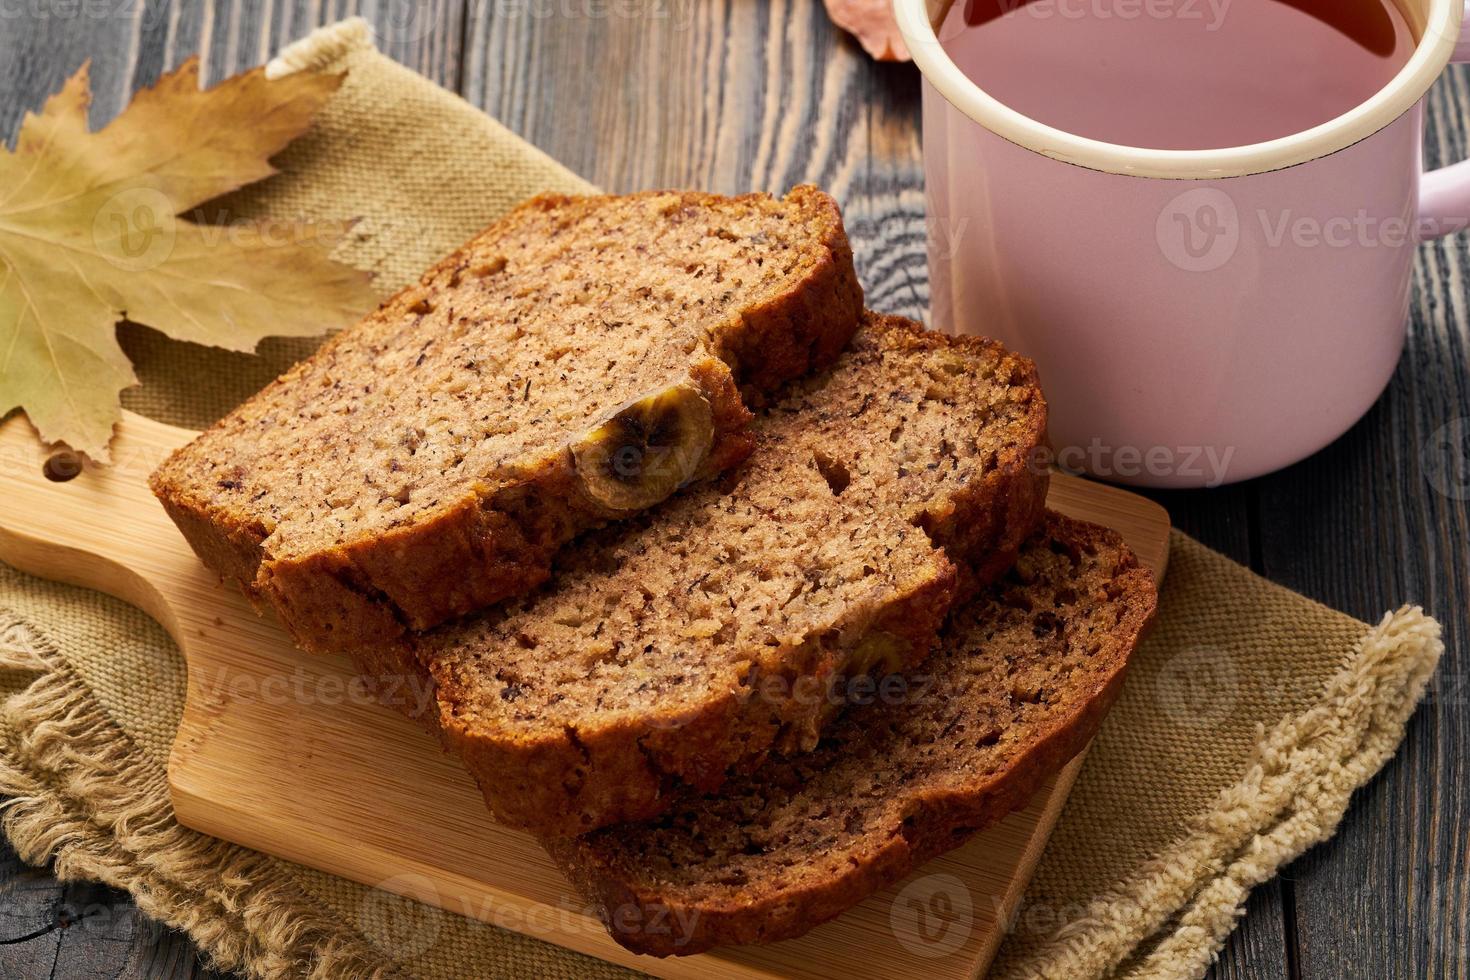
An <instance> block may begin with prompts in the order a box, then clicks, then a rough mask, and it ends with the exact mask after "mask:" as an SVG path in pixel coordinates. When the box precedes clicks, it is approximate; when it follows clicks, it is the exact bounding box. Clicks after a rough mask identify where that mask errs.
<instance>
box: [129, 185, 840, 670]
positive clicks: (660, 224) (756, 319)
mask: <svg viewBox="0 0 1470 980" xmlns="http://www.w3.org/2000/svg"><path fill="white" fill-rule="evenodd" d="M861 312H862V292H861V290H860V288H859V286H858V284H857V279H856V277H855V275H854V273H853V268H852V254H851V250H850V249H849V248H848V243H847V238H846V236H845V234H844V232H843V229H842V221H841V217H840V215H839V214H838V210H837V206H836V204H835V203H834V202H833V201H832V199H831V198H829V197H827V196H826V195H825V194H822V193H821V192H819V191H817V190H816V189H814V188H811V187H798V188H796V189H795V190H793V191H792V192H791V193H790V194H788V195H787V196H786V197H785V198H784V199H776V198H772V197H769V196H766V195H754V194H753V195H747V196H745V197H735V198H722V197H716V196H713V195H708V194H693V193H645V194H633V195H629V196H625V197H582V198H576V197H540V198H535V199H533V200H531V201H529V202H527V203H526V204H524V205H522V206H521V207H520V208H518V209H516V210H515V211H514V212H512V213H511V214H509V215H507V216H506V217H505V218H503V219H502V220H500V221H498V222H496V223H495V224H494V225H492V226H491V227H490V228H488V229H486V230H485V231H484V232H483V233H482V234H480V235H479V236H478V237H476V238H475V239H474V240H473V241H471V242H469V243H468V244H467V245H465V246H464V247H462V248H460V249H459V250H458V251H456V252H454V253H453V254H451V255H450V256H448V257H447V258H445V259H444V260H443V261H442V262H441V263H439V264H438V265H437V266H436V267H434V268H433V269H431V270H429V272H427V273H426V274H425V275H424V277H423V279H422V281H421V282H420V283H418V284H417V285H414V286H411V287H409V288H407V289H405V290H403V291H402V292H400V293H399V294H398V295H396V296H394V297H393V298H392V299H390V300H388V301H387V302H386V303H385V304H383V306H382V307H381V308H380V309H378V310H377V311H376V312H375V313H373V314H371V315H369V316H368V317H366V318H365V319H364V320H363V321H362V322H360V323H358V324H357V325H356V326H354V327H351V328H349V329H348V330H346V331H344V332H343V333H341V334H339V335H338V336H337V337H336V338H334V339H333V340H332V341H330V342H329V343H328V344H326V345H325V346H324V347H323V348H322V349H321V350H320V351H319V352H318V353H317V354H316V355H315V356H313V357H311V358H309V359H308V360H306V361H304V362H302V363H300V364H298V365H296V366H295V367H293V368H292V369H291V370H290V371H289V372H287V373H286V374H285V375H284V376H283V377H281V378H280V379H279V380H277V381H275V382H274V383H272V384H271V385H270V386H268V387H267V388H266V389H265V390H264V391H262V392H260V394H258V395H257V396H256V397H254V398H252V399H250V400H249V401H248V402H246V403H245V404H244V405H242V406H240V408H238V409H237V410H235V411H234V412H233V413H231V414H230V415H229V416H227V417H226V418H224V419H223V420H222V421H220V422H219V423H218V424H217V425H215V426H214V427H212V428H211V429H209V430H208V431H206V432H205V433H204V434H202V435H201V436H199V438H197V439H196V440H194V441H193V442H192V443H190V444H189V445H188V446H186V447H184V448H182V449H180V450H179V451H178V452H177V453H175V454H174V455H173V456H172V457H170V458H169V459H168V460H167V461H166V462H165V463H164V464H163V465H162V466H161V467H160V468H159V469H158V471H157V472H155V473H154V474H153V477H152V480H151V484H152V487H153V491H154V493H155V494H156V495H157V496H158V498H159V499H160V500H161V501H162V502H163V505H164V507H165V508H166V509H167V510H168V513H169V515H170V516H171V517H172V518H173V520H174V521H175V523H177V524H178V526H179V527H180V529H181V530H182V531H183V532H184V536H185V538H187V539H188V541H189V543H190V545H191V546H192V547H193V548H194V550H195V552H196V553H198V555H199V556H200V558H202V559H203V560H204V562H205V564H207V565H208V566H209V567H210V568H211V569H213V570H214V571H215V572H217V573H219V574H220V575H221V576H222V577H223V578H225V579H226V580H228V581H230V582H233V583H235V584H237V585H238V586H240V587H241V588H242V589H244V590H245V591H246V593H247V594H249V595H251V596H252V597H253V598H255V599H257V600H258V601H259V602H261V603H263V604H268V605H270V606H273V607H274V608H275V610H276V612H277V613H278V614H279V616H280V619H281V620H282V622H283V623H284V624H285V625H286V627H287V628H288V629H289V630H290V631H291V632H292V634H293V635H294V637H295V639H296V640H297V642H298V643H299V644H301V645H302V646H304V647H306V648H308V649H311V650H351V649H352V648H354V647H356V646H358V645H361V644H365V643H378V642H381V641H382V640H383V639H384V638H385V637H392V636H395V635H398V634H401V633H403V632H405V631H407V630H421V629H427V628H429V627H432V626H434V625H436V624H438V623H440V622H443V621H445V620H447V619H450V618H452V617H454V616H458V615H462V614H464V613H468V612H471V611H474V610H476V609H480V608H482V607H484V606H486V605H488V604H490V603H492V602H495V601H497V600H499V599H503V598H505V597H506V596H511V595H516V594H521V593H524V592H527V591H529V590H530V589H532V588H534V587H535V586H537V585H538V584H540V583H541V582H542V581H544V580H545V578H546V577H547V575H548V573H549V569H550V563H551V556H552V554H553V553H554V552H555V550H556V549H557V548H558V547H559V546H560V545H562V544H564V543H565V542H566V541H567V540H569V539H570V538H572V537H573V536H575V535H576V534H577V533H579V532H581V531H583V530H586V529H588V528H591V527H594V526H597V525H599V524H602V523H605V522H607V521H609V520H613V519H619V518H622V517H626V516H627V515H629V514H633V513H637V512H639V511H641V510H643V509H644V508H647V507H649V506H652V505H653V504H656V503H658V502H659V501H661V500H663V499H664V498H666V497H667V496H669V495H670V494H671V493H673V492H674V491H675V490H676V489H678V488H679V487H680V486H682V485H684V484H686V483H688V482H690V481H694V480H699V479H702V478H706V477H709V476H711V475H713V474H715V473H717V472H719V471H721V470H723V469H725V468H727V467H729V466H731V465H733V464H734V463H737V462H739V461H740V460H741V459H743V458H744V457H745V455H746V454H747V453H748V452H749V451H750V447H751V441H750V436H749V434H748V433H747V431H746V426H747V423H748V421H749V413H748V412H747V410H746V408H745V405H744V404H743V403H742V398H741V395H740V391H739V389H740V386H749V388H750V390H752V391H755V392H759V391H764V390H770V389H774V388H775V387H777V386H779V385H780V384H782V383H784V382H786V381H788V380H790V379H792V378H794V377H797V376H800V375H803V374H805V373H807V372H809V371H811V370H813V369H815V368H820V367H822V366H824V365H826V364H828V363H830V362H831V361H832V359H833V358H835V357H836V356H837V354H838V352H839V351H840V350H841V349H842V348H843V346H844V345H845V344H846V343H847V341H848V339H849V337H850V336H851V335H852V332H853V331H854V330H855V329H856V328H857V323H858V319H859V316H860V314H861Z"/></svg>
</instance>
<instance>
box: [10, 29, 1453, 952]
mask: <svg viewBox="0 0 1470 980" xmlns="http://www.w3.org/2000/svg"><path fill="white" fill-rule="evenodd" d="M354 13H363V14H364V15H366V16H368V17H369V18H371V19H374V20H375V21H376V22H377V23H379V24H380V25H382V26H380V29H379V34H380V47H382V48H383V49H384V50H386V51H388V52H389V53H391V54H392V55H393V56H394V57H395V58H397V59H398V60H399V61H401V62H403V63H404V64H406V65H409V66H410V67H412V68H414V69H416V70H418V71H420V72H422V73H424V74H425V75H428V76H429V77H430V78H433V79H434V80H435V81H437V82H438V83H439V84H441V85H444V86H445V87H447V88H449V89H451V90H453V91H456V92H459V93H460V94H461V95H463V96H464V97H465V98H466V99H468V100H469V101H470V102H472V103H474V104H475V105H477V106H480V107H482V108H483V109H484V110H485V111H487V112H489V113H490V114H491V115H493V116H495V117H497V118H498V119H500V120H501V121H502V122H504V123H505V124H507V125H508V126H510V127H511V128H512V129H514V130H515V131H516V132H518V133H520V134H522V135H523V136H525V137H526V138H527V139H529V140H530V141H532V142H533V143H535V144H537V145H538V146H540V147H542V148H543V149H545V150H547V151H548V152H550V153H551V154H552V155H553V156H555V157H557V158H559V159H561V160H562V161H563V162H565V163H566V164H567V165H568V166H570V167H571V168H572V169H574V170H576V171H577V172H579V173H581V174H583V175H584V176H586V177H588V178H589V179H591V180H593V181H595V182H597V183H598V184H600V185H602V186H603V187H606V188H609V189H612V190H631V189H635V188H643V187H653V186H693V187H703V188H707V189H711V190H716V191H723V192H735V191H745V190H750V189H769V190H783V189H785V188H786V187H788V186H789V185H791V184H793V183H796V182H798V181H814V182H816V183H818V184H820V185H822V186H824V187H826V188H828V189H829V190H831V191H832V192H833V193H834V194H835V195H836V196H837V197H838V198H839V199H840V200H841V202H842V205H843V208H844V211H845V214H846V217H847V223H848V228H849V232H850V235H851V237H852V240H853V243H854V246H855V249H856V252H857V261H858V270H859V273H860V275H861V277H862V280H863V283H864V285H865V286H866V288H867V291H868V297H869V303H870V305H872V306H874V307H876V308H878V309H882V310H888V311H892V312H896V313H904V314H908V315H911V316H923V315H924V313H925V311H926V307H927V301H928V288H927V277H926V272H925V258H924V224H923V217H924V206H923V193H922V186H923V184H922V171H921V168H920V165H919V132H918V116H919V112H918V95H919V84H918V74H917V72H916V71H915V70H914V69H913V68H911V67H908V66H895V65H877V64H873V63H872V62H870V61H868V60H867V59H866V58H865V57H863V56H862V54H861V52H860V51H859V49H858V48H857V46H856V45H855V44H853V43H852V42H851V41H849V40H848V39H847V38H845V37H843V36H841V35H840V34H839V33H838V32H837V31H835V30H834V29H833V28H832V27H831V26H830V25H829V24H828V23H827V20H826V18H825V16H824V14H823V12H822V9H821V5H820V3H819V2H817V0H493V2H489V0H474V2H466V0H434V2H426V3H387V4H377V3H362V4H359V3H354V2H332V3H281V2H271V3H265V2H257V0H242V2H220V3H212V4H196V3H184V2H171V0H147V2H143V0H4V2H0V134H4V135H5V136H6V137H7V138H11V139H13V137H14V134H15V131H16V128H17V126H18V125H19V123H20V119H21V116H22V114H23V113H24V112H25V111H26V110H27V109H29V108H34V107H37V106H39V105H40V103H41V101H42V100H43V99H44V98H45V96H46V95H47V94H48V93H50V92H52V91H53V90H55V89H56V88H58V87H59V86H60V84H61V82H62V80H63V79H64V78H65V77H66V76H67V75H68V74H70V73H71V72H72V71H73V70H74V69H75V68H76V67H77V66H78V65H79V64H80V63H81V62H82V61H84V60H86V59H89V58H90V59H91V60H92V78H93V85H94V87H95V89H96V98H95V101H94V104H93V110H92V120H93V123H94V124H101V123H103V122H105V121H106V120H108V119H110V118H111V117H112V116H113V115H114V114H115V113H117V112H118V111H119V110H120V109H121V108H122V106H123V105H124V104H125V103H126V101H127V99H128V97H129V95H130V93H131V92H132V91H133V90H134V89H136V88H138V87H139V86H142V85H147V84H149V83H150V82H152V81H153V80H154V78H156V77H157V75H158V73H159V72H160V71H162V70H163V69H165V68H167V67H171V66H173V65H175V64H177V63H178V62H179V61H181V60H182V59H183V58H185V57H187V56H188V55H189V54H191V53H194V52H196V51H197V52H201V53H202V55H203V57H204V63H205V66H206V70H207V73H208V75H209V77H210V78H211V79H218V78H220V77H222V76H224V75H228V74H231V73H234V72H236V71H239V70H242V69H245V68H248V67H250V66H252V65H255V64H259V63H260V62H262V61H263V60H265V59H267V58H268V57H269V56H270V55H271V54H272V53H273V52H275V51H276V50H277V49H278V48H280V47H281V46H282V45H283V44H285V43H287V42H289V41H291V40H293V39H295V38H297V37H299V36H301V35H302V34H305V33H306V32H307V31H308V30H310V29H311V28H313V27H315V26H317V25H319V24H324V23H329V22H331V21H333V20H336V19H338V18H341V17H345V16H349V15H351V14H354ZM1467 83H1470V75H1467V74H1466V73H1465V72H1464V71H1463V70H1461V69H1454V70H1452V72H1451V74H1450V75H1449V76H1448V77H1447V78H1446V79H1445V80H1443V81H1441V82H1440V83H1439V84H1438V85H1437V86H1436V88H1435V90H1434V92H1433V94H1432V95H1431V96H1430V99H1429V114H1428V133H1427V136H1426V146H1425V150H1426V162H1427V163H1428V164H1430V165H1438V164H1440V163H1443V162H1447V161H1450V160H1454V159H1458V158H1460V157H1461V156H1462V155H1464V154H1463V148H1464V147H1465V146H1466V145H1467V143H1470V133H1467V124H1470V84H1467ZM1421 259H1422V260H1421V262H1420V264H1419V268H1418V272H1417V277H1416V288H1417V294H1416V300H1415V305H1414V312H1413V321H1412V324H1411V326H1410V331H1409V344H1408V350H1407V352H1406V354H1405V355H1404V359H1403V362H1402V364H1401V365H1400V366H1399V370H1398V373H1397V375H1396V376H1395V378H1394V380H1393V382H1392V384H1391V385H1390V387H1389V389H1388V392H1387V394H1385V395H1384V397H1383V399H1382V400H1381V401H1380V402H1379V404H1378V405H1377V406H1376V407H1374V409H1373V410H1372V411H1371V412H1369V413H1368V416H1367V417H1366V418H1365V419H1364V420H1363V421H1362V422H1361V423H1360V424H1359V425H1358V426H1357V427H1356V428H1354V429H1353V430H1352V431H1351V432H1349V433H1348V434H1347V435H1346V436H1344V437H1343V438H1342V439H1340V440H1339V441H1338V442H1337V443H1336V444H1335V445H1333V446H1331V447H1329V448H1328V449H1326V450H1325V451H1323V452H1321V453H1319V454H1318V455H1317V456H1315V457H1313V458H1312V459H1310V460H1308V461H1306V462H1304V463H1302V464H1300V465H1298V466H1294V467H1292V468H1291V469H1289V470H1287V471H1285V472H1282V473H1278V474H1276V475H1273V476H1270V477H1266V478H1264V479H1260V480H1256V481H1253V482H1251V483H1248V484H1245V485H1240V486H1233V487H1228V488H1225V489H1219V490H1211V491H1199V492H1189V493H1182V492H1181V493H1168V494H1159V495H1157V496H1158V499H1159V500H1160V501H1161V502H1162V503H1164V504H1165V505H1166V506H1167V507H1168V509H1169V511H1170V513H1171V515H1172V516H1173V518H1174V522H1175V523H1176V524H1177V525H1178V526H1180V527H1182V528H1183V529H1185V530H1186V531H1188V532H1189V533H1191V534H1193V535H1195V536H1196V537H1198V538H1200V539H1202V540H1203V541H1205V542H1206V543H1207V544H1210V545H1211V546H1213V547H1215V548H1218V549H1220V550H1222V551H1224V552H1225V553H1227V554H1229V555H1231V556H1233V557H1234V558H1236V559H1237V560H1239V561H1241V562H1245V563H1248V564H1249V565H1250V566H1251V567H1253V568H1255V569H1256V570H1257V571H1259V572H1261V573H1262V574H1264V575H1266V576H1269V577H1270V578H1272V579H1274V580H1276V581H1278V582H1281V583H1283V584H1285V585H1288V586H1290V587H1292V588H1294V589H1297V590H1299V591H1301V592H1303V593H1305V594H1307V595H1309V596H1312V597H1314V598H1316V599H1320V600H1321V601H1323V602H1325V603H1327V604H1328V605H1331V606H1335V607H1336V608H1339V609H1342V610H1345V611H1347V612H1349V613H1352V614H1353V615H1355V616H1358V617H1361V618H1364V619H1369V620H1373V619H1377V617H1378V616H1379V615H1381V614H1382V613H1383V611H1384V610H1386V609H1389V608H1392V607H1395V606H1397V605H1398V604H1399V603H1401V602H1404V601H1412V602H1420V603H1423V604H1424V605H1425V606H1426V607H1427V608H1428V609H1430V610H1431V611H1432V612H1433V613H1434V614H1435V615H1436V616H1438V617H1439V618H1440V620H1441V622H1443V623H1444V625H1445V631H1446V639H1447V642H1448V646H1449V653H1448V655H1447V657H1446V661H1445V663H1444V666H1443V669H1442V671H1441V675H1440V677H1439V679H1438V680H1437V682H1436V685H1435V689H1434V692H1433V694H1432V695H1431V698H1430V700H1429V702H1428V703H1427V704H1426V705H1425V706H1424V707H1423V708H1422V709H1421V710H1420V711H1419V713H1418V715H1417V716H1416V717H1415V719H1414V721H1413V722H1412V724H1411V725H1410V727H1409V732H1408V737H1407V739H1406V740H1405V743H1404V746H1403V748H1402V749H1401V750H1400V752H1399V754H1398V756H1397V758H1395V759H1394V760H1393V761H1392V762H1391V763H1390V764H1389V765H1388V767H1387V768H1386V770H1385V771H1384V772H1383V774H1382V775H1380V776H1379V777H1378V778H1376V779H1374V780H1373V781H1372V782H1371V783H1370V784H1369V785H1368V786H1367V788H1365V789H1364V790H1362V791H1361V792H1360V793H1359V794H1358V795H1357V797H1356V798H1355V800H1354V803H1353V806H1352V809H1351V810H1350V812H1349V813H1348V815H1347V817H1346V819H1345V820H1344V821H1343V824H1342V828H1341V830H1340V831H1339V833H1338V835H1337V837H1336V838H1335V839H1334V840H1332V841H1331V842H1330V843H1328V844H1326V845H1324V846H1322V847H1319V848H1317V849H1315V850H1313V851H1312V852H1310V853H1309V854H1307V855H1306V856H1305V857H1303V858H1302V859H1300V860H1299V861H1297V862H1296V863H1295V864H1293V865H1291V866H1290V867H1289V868H1287V869H1286V871H1285V873H1284V874H1283V875H1282V876H1281V877H1280V878H1278V879H1277V880H1275V881H1273V882H1271V883H1270V884H1268V885H1266V886H1263V887H1262V888H1260V889H1258V890H1257V891H1256V893H1255V895H1254V896H1253V897H1252V899H1251V901H1250V907H1249V912H1248V914H1247V915H1246V917H1245V918H1244V920H1243V921H1242V922H1241V924H1240V928H1239V929H1237V930H1236V932H1235V934H1234V935H1233V936H1232V937H1231V939H1230V942H1229V945H1228V947H1227V949H1226V950H1225V952H1224V954H1223V955H1222V957H1221V960H1220V963H1219V965H1218V966H1217V967H1216V968H1215V970H1214V975H1215V976H1217V977H1220V978H1227V977H1230V978H1237V977H1238V978H1244V977H1250V978H1258V977H1260V978H1269V977H1292V978H1295V977H1310V978H1323V980H1337V978H1342V977H1364V978H1375V980H1376V978H1389V977H1394V978H1399V977H1402V978H1418V977H1435V978H1438V977H1466V976H1470V751H1467V741H1470V704H1467V702H1470V652H1467V650H1466V649H1465V635H1466V633H1465V631H1466V628H1467V624H1470V616H1467V609H1466V596H1467V592H1470V590H1467V584H1470V543H1467V542H1470V533H1467V532H1470V513H1467V501H1466V499H1465V498H1466V497H1467V496H1470V485H1466V484H1464V483H1463V482H1462V484H1461V488H1462V489H1464V490H1466V493H1461V494H1457V495H1446V494H1443V493H1441V492H1439V491H1437V490H1436V489H1435V488H1434V486H1433V484H1432V481H1431V480H1429V479H1428V478H1427V477H1426V474H1427V473H1432V472H1439V471H1443V469H1444V467H1446V466H1451V467H1458V468H1459V472H1460V473H1461V474H1467V478H1470V468H1467V467H1470V460H1467V459H1466V458H1465V456H1464V454H1466V453H1470V444H1463V442H1462V444H1461V445H1460V446H1459V447H1458V449H1447V448H1445V446H1444V444H1443V440H1441V439H1438V438H1436V433H1438V432H1440V430H1441V428H1442V427H1443V426H1445V425H1447V424H1451V423H1455V420H1460V422H1459V423H1458V424H1462V425H1466V426H1470V328H1467V324H1470V311H1467V302H1470V297H1467V295H1466V289H1465V277H1466V272H1467V268H1470V266H1467V254H1466V240H1465V238H1464V237H1463V236H1462V237H1460V238H1457V239H1450V240H1448V241H1445V242H1440V243H1436V244H1433V245H1429V246H1426V247H1425V248H1424V249H1423V254H1422V256H1421ZM1460 431H1464V430H1460ZM1447 452H1449V453H1453V452H1458V453H1459V454H1461V455H1459V456H1450V457H1446V456H1445V455H1444V454H1445V453H1447ZM0 943H3V945H0V978H8V977H40V976H47V975H50V976H53V977H64V978H68V980H73V978H75V980H85V978H91V977H148V978H157V977H180V978H182V977H193V976H211V975H212V974H211V973H210V972H209V971H208V970H207V969H205V968H204V967H203V966H202V965H201V964H200V962H199V958H198V956H197V954H196V953H195V951H194V950H193V948H192V946H191V945H190V943H189V942H188V941H187V940H186V939H184V938H182V937H180V936H178V935H177V934H174V933H172V932H170V931H168V930H165V929H161V928H159V927H157V926H155V925H152V924H150V923H148V922H147V921H146V920H144V919H143V918H142V917H141V916H140V915H139V914H138V913H137V912H136V911H135V910H134V909H133V908H132V906H131V904H130V903H129V901H128V900H127V897H126V896H125V895H121V894H118V893H116V892H113V891H111V890H109V889H106V888H103V887H100V886H90V885H63V884H60V883H58V882H57V881H56V880H55V879H54V878H53V877H52V876H51V875H50V874H49V873H48V872H47V871H45V870H43V869H27V868H25V867H24V866H23V865H21V864H20V863H19V862H18V861H17V860H16V859H15V857H14V855H13V854H9V853H8V852H4V851H0Z"/></svg>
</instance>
